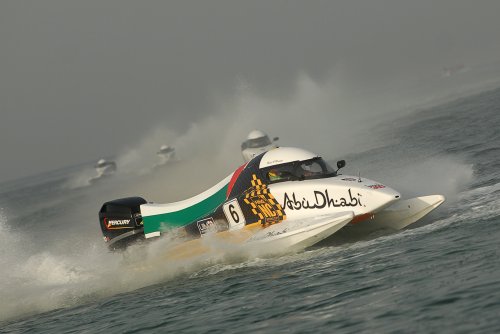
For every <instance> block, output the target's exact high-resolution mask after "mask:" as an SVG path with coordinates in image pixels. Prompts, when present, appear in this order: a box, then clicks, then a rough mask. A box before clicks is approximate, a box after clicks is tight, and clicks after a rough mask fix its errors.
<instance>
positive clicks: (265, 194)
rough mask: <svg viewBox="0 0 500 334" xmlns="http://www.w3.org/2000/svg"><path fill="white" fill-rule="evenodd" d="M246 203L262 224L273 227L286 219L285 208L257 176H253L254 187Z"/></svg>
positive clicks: (247, 193)
mask: <svg viewBox="0 0 500 334" xmlns="http://www.w3.org/2000/svg"><path fill="white" fill-rule="evenodd" d="M244 201H245V203H246V204H248V205H250V207H251V208H252V212H253V214H254V215H256V216H257V217H258V218H259V220H258V221H257V222H258V223H260V224H263V225H271V224H276V223H279V222H281V221H283V220H285V219H286V215H285V212H284V210H283V207H282V206H281V205H280V204H279V203H278V201H277V200H276V199H275V198H274V196H273V194H271V192H270V191H269V189H268V188H267V185H266V184H265V183H263V182H262V180H260V179H259V178H257V176H256V175H255V174H253V175H252V187H250V188H249V189H248V190H247V192H246V194H245V199H244Z"/></svg>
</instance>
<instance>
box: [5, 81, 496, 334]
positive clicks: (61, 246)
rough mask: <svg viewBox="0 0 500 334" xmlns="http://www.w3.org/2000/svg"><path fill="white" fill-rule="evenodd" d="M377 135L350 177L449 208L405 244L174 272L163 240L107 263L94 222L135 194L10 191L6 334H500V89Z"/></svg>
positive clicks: (396, 240)
mask: <svg viewBox="0 0 500 334" xmlns="http://www.w3.org/2000/svg"><path fill="white" fill-rule="evenodd" d="M377 133H378V135H379V136H382V137H383V138H384V140H383V141H381V142H383V143H384V144H383V145H380V147H378V148H375V149H373V150H370V151H368V152H363V153H361V154H356V155H353V156H351V157H348V158H347V160H348V167H347V168H346V170H347V171H346V172H345V173H346V174H357V172H358V170H360V171H362V174H363V175H365V176H367V177H370V178H372V179H375V180H380V181H381V182H384V183H386V184H388V185H390V186H392V187H394V188H396V189H398V190H400V191H401V192H402V193H403V194H405V195H423V194H431V193H443V194H444V195H445V196H447V199H448V200H447V202H446V203H445V204H444V205H443V206H442V207H440V208H439V209H438V210H436V211H435V212H433V213H432V214H431V215H430V216H428V217H426V218H425V219H424V221H422V222H419V223H418V225H417V226H416V227H414V228H411V229H408V230H405V231H401V232H399V233H395V234H390V235H382V236H378V237H373V238H372V239H369V240H363V241H358V242H355V243H346V244H341V245H338V244H337V243H334V242H332V243H331V244H327V245H325V246H324V247H319V248H315V249H311V250H308V251H306V252H302V253H299V254H289V255H285V256H280V257H273V258H255V257H252V256H251V254H250V255H248V254H247V255H245V256H231V254H226V255H223V256H219V257H217V258H210V259H200V260H197V261H193V262H190V263H177V264H175V265H168V266H167V265H166V264H165V263H162V262H158V261H154V254H155V251H157V250H158V249H161V247H163V246H164V245H162V244H161V242H159V243H157V244H156V245H152V246H151V247H147V248H146V249H144V248H139V247H138V248H134V249H132V250H131V251H130V252H129V253H128V254H127V255H126V256H123V255H122V254H110V253H107V252H106V250H105V248H104V245H103V243H102V242H101V237H100V234H99V231H98V225H97V222H96V212H97V210H98V209H99V205H100V203H102V202H103V201H104V200H106V199H110V198H114V197H123V196H128V195H133V193H127V192H126V191H124V188H120V187H114V188H113V189H110V188H111V187H110V186H109V185H110V184H112V183H108V185H106V183H103V184H97V185H95V186H92V187H80V188H75V187H67V179H68V177H70V176H71V175H74V173H75V171H76V170H77V169H78V168H77V167H74V168H72V169H67V170H61V171H58V172H54V173H52V174H48V175H47V174H46V175H41V176H39V177H37V178H35V179H29V180H22V181H17V182H11V183H9V184H5V185H3V188H2V190H1V194H0V207H1V208H2V211H0V219H1V225H0V227H1V228H0V250H1V251H2V257H1V258H0V259H1V260H0V261H1V262H0V264H1V265H2V268H3V269H2V274H1V276H0V278H2V279H1V283H0V284H1V292H0V314H1V316H0V321H2V322H1V323H0V324H1V330H2V331H3V332H29V331H32V332H47V333H56V332H59V333H60V332H104V331H106V332H109V333H110V332H117V333H123V332H129V333H133V332H142V331H156V332H183V331H185V332H254V331H257V332H259V331H262V332H333V331H338V332H344V333H351V332H352V333H354V332H360V331H362V332H384V333H386V332H448V333H460V332H463V333H470V332H481V333H484V332H490V333H491V332H498V331H500V320H499V319H500V318H499V316H498V315H499V314H500V279H499V277H500V261H498V258H499V255H500V254H499V253H500V251H499V246H498V245H499V241H498V240H500V200H499V194H500V168H499V167H500V90H498V89H497V90H492V91H487V92H483V93H480V94H477V95H473V96H469V97H464V98H461V99H459V100H456V101H453V102H450V103H446V104H443V105H440V106H437V107H432V108H429V109H426V110H421V111H418V112H415V113H413V114H411V115H408V116H405V117H403V118H401V119H399V120H397V121H396V122H394V121H392V122H391V124H390V125H387V126H386V127H382V128H379V129H378V130H377ZM333 158H337V157H332V159H333ZM349 168H351V169H350V170H349ZM61 189H64V190H61ZM127 191H128V190H127ZM124 192H125V193H124ZM61 193H64V196H60V194H61ZM143 259H147V260H146V261H144V260H143ZM148 261H149V262H148ZM145 262H146V263H147V266H145V265H144V263H145Z"/></svg>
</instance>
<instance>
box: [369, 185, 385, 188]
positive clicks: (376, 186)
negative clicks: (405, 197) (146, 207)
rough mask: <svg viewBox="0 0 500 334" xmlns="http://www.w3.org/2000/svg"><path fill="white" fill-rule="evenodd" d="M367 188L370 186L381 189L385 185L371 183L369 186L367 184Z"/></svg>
mask: <svg viewBox="0 0 500 334" xmlns="http://www.w3.org/2000/svg"><path fill="white" fill-rule="evenodd" d="M367 187H368V188H372V189H382V188H385V186H384V185H383V184H371V185H369V186H367Z"/></svg>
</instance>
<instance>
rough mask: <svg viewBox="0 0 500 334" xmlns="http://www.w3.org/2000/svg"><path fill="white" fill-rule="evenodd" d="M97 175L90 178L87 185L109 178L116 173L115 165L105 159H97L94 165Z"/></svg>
mask: <svg viewBox="0 0 500 334" xmlns="http://www.w3.org/2000/svg"><path fill="white" fill-rule="evenodd" d="M94 168H95V170H96V172H97V175H96V176H94V177H92V178H90V180H89V183H94V182H96V181H97V180H100V179H102V178H105V177H108V176H111V175H113V174H114V172H116V163H115V162H114V161H109V160H106V159H99V161H97V163H96V164H95V165H94Z"/></svg>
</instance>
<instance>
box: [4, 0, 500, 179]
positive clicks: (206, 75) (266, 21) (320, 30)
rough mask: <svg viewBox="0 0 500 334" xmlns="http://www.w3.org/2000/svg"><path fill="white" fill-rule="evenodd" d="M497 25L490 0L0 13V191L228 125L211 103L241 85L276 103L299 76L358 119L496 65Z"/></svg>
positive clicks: (50, 7)
mask: <svg viewBox="0 0 500 334" xmlns="http://www.w3.org/2000/svg"><path fill="white" fill-rule="evenodd" d="M499 13H500V1H497V0H492V1H463V0H446V1H439V0H432V1H431V0H419V1H414V0H413V1H404V0H397V1H396V0H394V1H388V0H386V1H383V0H365V1H356V0H353V1H347V0H346V1H334V0H332V1H290V0H281V1H278V0H274V1H271V0H263V1H256V0H252V1H248V0H247V1H235V0H227V1H207V0H200V1H186V0H182V1H159V0H158V1H147V0H142V1H126V0H107V1H106V0H104V1H103V0H85V1H71V0H60V1H52V0H37V1H23V0H3V1H0V152H1V154H2V163H1V164H0V181H5V180H8V179H13V178H17V177H22V176H25V175H30V174H35V173H38V172H42V171H46V170H51V169H55V168H59V167H62V166H66V165H71V164H76V163H80V162H85V161H91V160H94V159H97V158H99V157H100V156H114V155H117V154H118V153H119V152H121V151H123V150H125V149H126V148H127V147H131V146H133V145H134V143H136V142H141V141H144V138H145V137H147V134H148V133H150V132H152V131H158V130H154V129H158V128H159V127H160V128H162V129H166V130H168V131H172V133H175V134H176V135H178V136H183V135H184V136H185V133H186V131H187V132H189V131H193V123H194V124H205V123H206V122H213V120H211V117H216V119H217V117H219V118H221V119H222V118H224V119H227V118H231V117H232V116H231V111H225V112H221V109H224V108H222V107H221V106H225V108H226V109H230V108H228V106H229V105H231V103H229V102H228V103H225V102H221V101H230V100H231V99H233V98H234V96H235V95H237V94H238V89H241V87H245V85H248V86H250V87H251V91H252V95H253V96H258V97H260V98H261V99H270V100H271V101H278V100H279V101H282V102H283V101H297V100H296V97H295V96H294V95H296V94H297V92H298V88H297V85H300V82H301V81H300V79H298V78H300V77H301V76H302V77H304V76H305V77H307V78H308V80H306V81H307V82H312V83H318V84H319V85H324V86H322V87H323V88H325V87H326V88H325V89H327V88H328V87H333V86H335V87H339V86H340V87H341V89H340V91H341V92H350V93H349V94H351V92H363V93H365V94H363V96H364V97H366V96H368V97H370V98H366V99H365V100H364V104H357V103H358V102H356V101H357V100H358V99H357V98H356V95H355V94H354V93H352V95H349V94H347V93H343V94H344V95H342V96H344V97H345V96H347V95H348V96H349V98H347V97H345V100H346V101H347V102H345V103H344V104H339V105H338V109H342V108H343V107H345V109H346V110H347V109H349V110H350V112H353V111H352V110H354V109H356V110H357V112H358V114H357V116H356V117H357V119H363V117H364V116H365V115H368V114H369V109H370V108H369V106H370V105H373V104H376V103H379V108H381V107H380V106H382V105H383V104H384V103H383V101H382V102H380V101H381V100H383V99H384V98H386V97H387V96H388V95H387V92H388V91H396V88H397V87H400V86H401V83H406V82H409V81H411V82H415V80H416V78H417V79H418V78H423V77H429V78H431V77H432V76H434V75H435V76H439V75H440V72H441V70H442V67H443V66H451V65H456V64H462V63H463V64H466V65H467V66H470V67H471V69H474V66H476V67H478V66H479V65H481V64H488V63H493V62H498V61H499V60H500V39H499V37H498V35H499V32H500V20H499V19H498V14H499ZM332 77H333V78H334V79H332ZM335 80H337V81H335ZM332 81H335V82H336V84H335V85H333V86H332V85H329V84H328V83H331V82H332ZM323 94H325V92H323ZM332 94H333V93H332ZM404 94H409V91H405V93H404ZM404 94H403V93H402V92H401V94H400V95H404ZM395 95H397V94H393V95H392V96H395ZM256 105H257V106H258V103H256ZM279 106H280V105H278V108H275V109H270V110H274V111H269V112H271V113H276V115H278V116H280V113H283V114H282V115H281V116H286V115H285V113H286V110H290V105H289V104H288V105H287V108H283V109H281V110H280V108H279ZM281 106H282V105H281ZM346 106H351V107H352V108H348V107H346ZM263 109H266V108H263ZM235 112H236V111H235ZM246 112H247V113H248V111H246ZM259 115H262V114H259ZM276 115H275V116H276ZM315 115H316V116H317V117H319V118H321V113H317V114H315ZM340 115H341V114H340ZM247 116H248V115H247ZM233 121H234V122H236V121H239V122H245V115H240V116H238V117H236V118H235V119H234V120H233ZM254 121H255V120H254ZM215 122H216V121H215ZM297 122H303V120H302V119H297ZM225 124H226V126H228V125H227V124H231V123H230V122H229V123H225ZM254 124H255V123H249V125H254ZM288 124H290V123H288ZM291 127H292V128H300V127H297V126H293V125H292V126H291ZM264 128H265V129H266V130H271V131H273V130H274V129H273V128H272V127H271V126H269V125H266V126H264ZM251 129H252V128H249V129H248V131H249V130H251ZM285 130H286V129H280V131H281V135H282V136H283V132H284V131H285ZM207 131H208V130H207ZM214 131H217V130H214ZM246 131H247V130H246V129H245V127H242V130H241V132H242V133H241V136H239V137H238V133H239V128H238V131H235V130H233V131H232V133H233V134H234V136H233V138H230V139H231V140H232V139H234V140H236V141H238V143H237V144H238V145H239V141H241V140H242V139H243V138H244V137H245V136H246ZM235 132H236V133H235ZM271 135H274V134H271ZM226 138H227V137H226ZM200 139H201V140H203V139H202V138H200ZM160 144H161V142H160V141H159V142H158V143H155V144H154V145H157V146H158V147H159V145H160ZM194 145H196V143H194ZM235 154H236V155H239V152H235Z"/></svg>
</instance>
